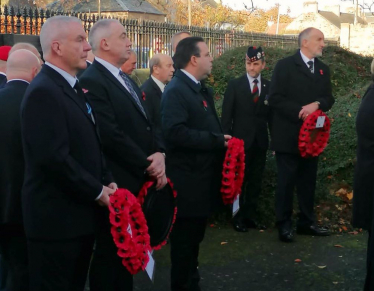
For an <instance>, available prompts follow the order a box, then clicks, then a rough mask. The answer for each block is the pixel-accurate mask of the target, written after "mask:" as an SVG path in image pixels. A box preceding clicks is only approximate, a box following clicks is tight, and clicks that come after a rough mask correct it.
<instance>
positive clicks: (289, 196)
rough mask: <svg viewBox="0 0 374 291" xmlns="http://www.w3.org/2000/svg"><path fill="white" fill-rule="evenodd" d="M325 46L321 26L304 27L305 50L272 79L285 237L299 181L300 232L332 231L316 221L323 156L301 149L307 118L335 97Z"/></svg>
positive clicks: (281, 231) (282, 237) (285, 61)
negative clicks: (324, 58)
mask: <svg viewBox="0 0 374 291" xmlns="http://www.w3.org/2000/svg"><path fill="white" fill-rule="evenodd" d="M324 46H325V42H324V35H323V33H322V32H321V31H320V30H318V29H316V28H313V27H310V28H307V29H305V30H303V31H302V32H301V33H300V34H299V47H300V50H298V51H297V52H296V54H295V55H293V56H290V57H287V58H284V59H282V60H280V61H279V62H278V63H277V65H276V67H275V69H274V73H273V77H272V80H271V86H270V98H269V105H270V107H271V108H272V109H273V113H274V115H273V122H272V129H271V144H270V147H271V149H273V150H274V151H275V156H276V162H277V168H278V180H277V190H276V194H275V199H276V202H275V203H276V219H277V226H278V231H279V239H280V240H281V241H284V242H292V241H293V238H294V235H293V229H292V222H291V216H292V205H293V191H294V188H295V186H296V190H297V197H298V202H299V208H300V213H299V220H298V223H297V233H298V234H307V235H317V236H326V235H329V231H328V229H326V228H324V227H319V226H318V225H316V222H315V215H314V209H313V208H314V192H315V186H316V176H317V165H318V157H312V158H303V157H301V155H300V152H299V149H298V137H299V132H300V128H301V126H302V124H303V121H304V120H305V119H306V118H307V117H308V116H309V115H310V114H312V113H313V112H315V111H316V110H318V109H320V110H322V111H328V110H330V108H331V107H332V105H333V104H334V102H335V100H334V97H333V96H332V92H331V81H330V70H329V68H328V67H327V66H326V65H325V64H324V63H322V62H321V61H320V60H319V59H318V58H317V57H320V56H322V50H323V48H324Z"/></svg>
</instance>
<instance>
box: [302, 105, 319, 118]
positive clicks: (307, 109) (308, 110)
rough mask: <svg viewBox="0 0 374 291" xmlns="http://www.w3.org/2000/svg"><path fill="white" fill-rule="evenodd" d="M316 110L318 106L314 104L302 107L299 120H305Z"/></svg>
mask: <svg viewBox="0 0 374 291" xmlns="http://www.w3.org/2000/svg"><path fill="white" fill-rule="evenodd" d="M318 108H319V105H318V104H317V103H315V102H313V103H310V104H308V105H305V106H303V107H302V109H301V110H300V112H299V118H300V119H302V120H305V119H306V118H307V117H308V115H309V114H312V113H313V112H314V111H316V110H318Z"/></svg>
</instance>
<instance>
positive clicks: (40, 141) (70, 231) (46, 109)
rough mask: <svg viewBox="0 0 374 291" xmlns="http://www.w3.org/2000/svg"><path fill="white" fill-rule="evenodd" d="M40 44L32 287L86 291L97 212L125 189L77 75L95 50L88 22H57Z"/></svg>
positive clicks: (29, 113)
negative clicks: (111, 169) (109, 164)
mask: <svg viewBox="0 0 374 291" xmlns="http://www.w3.org/2000/svg"><path fill="white" fill-rule="evenodd" d="M40 42H41V46H42V50H43V56H44V59H45V61H46V63H45V65H44V66H43V68H42V70H41V72H40V73H39V74H38V75H37V76H36V78H35V79H34V80H33V82H32V83H31V84H30V86H29V87H28V88H27V91H26V93H25V96H24V100H23V101H22V105H21V119H22V122H21V124H22V140H23V148H24V156H25V169H26V170H25V178H24V186H23V193H22V207H23V219H24V226H25V231H26V236H27V240H28V253H29V270H30V290H31V291H40V290H51V291H52V290H53V291H56V290H61V291H72V290H76V291H82V290H83V288H84V286H85V282H86V278H87V271H88V266H89V262H90V258H91V254H92V248H93V242H94V235H93V234H94V209H95V207H99V206H97V203H99V204H100V205H106V206H107V205H109V195H110V194H111V193H113V192H114V189H116V188H117V185H116V184H115V183H113V182H112V181H113V179H112V176H111V175H110V173H108V172H107V171H106V166H105V161H104V159H103V155H102V152H101V145H100V140H99V135H98V132H97V129H96V116H95V114H94V112H93V110H92V108H91V105H90V103H89V102H88V100H87V99H86V98H85V96H84V94H83V92H82V89H81V87H80V85H79V83H78V82H77V79H76V77H75V75H76V73H77V72H78V70H79V69H82V68H84V67H85V66H86V57H87V51H89V50H90V49H91V47H90V45H89V44H88V43H87V41H86V33H85V32H84V30H83V27H82V24H81V21H80V20H79V19H78V18H75V17H68V16H55V17H52V18H49V19H48V20H47V21H46V22H45V23H44V25H43V27H42V29H41V32H40ZM103 185H108V187H107V186H103Z"/></svg>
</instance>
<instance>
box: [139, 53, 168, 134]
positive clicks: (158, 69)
mask: <svg viewBox="0 0 374 291" xmlns="http://www.w3.org/2000/svg"><path fill="white" fill-rule="evenodd" d="M173 64H174V62H173V60H172V58H171V57H170V56H168V55H165V54H156V55H154V56H153V57H152V58H151V60H150V61H149V67H150V73H151V75H150V77H149V78H148V79H147V80H146V81H145V82H144V83H143V85H142V86H141V87H140V89H141V90H142V91H143V92H144V94H145V100H146V102H145V104H146V106H147V109H148V112H149V115H150V118H151V120H152V121H153V123H154V124H155V126H157V127H158V128H161V113H160V103H161V95H162V93H163V92H164V90H165V86H166V84H167V83H168V82H170V80H171V78H173V73H174V66H173Z"/></svg>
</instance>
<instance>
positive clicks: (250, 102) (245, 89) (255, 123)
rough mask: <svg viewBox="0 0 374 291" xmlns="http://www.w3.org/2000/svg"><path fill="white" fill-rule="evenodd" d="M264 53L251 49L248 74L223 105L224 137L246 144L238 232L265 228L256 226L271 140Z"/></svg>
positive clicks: (235, 82) (231, 87) (230, 87)
mask: <svg viewBox="0 0 374 291" xmlns="http://www.w3.org/2000/svg"><path fill="white" fill-rule="evenodd" d="M264 68H265V53H264V52H263V50H262V48H261V47H258V48H256V47H254V46H251V47H249V48H248V50H247V53H246V56H245V69H246V73H245V74H244V75H242V76H241V77H239V78H237V79H234V80H231V81H230V82H229V84H228V87H227V90H226V92H225V98H224V100H223V105H222V128H223V131H224V133H225V134H230V135H232V136H234V137H237V138H240V139H243V140H244V148H245V175H244V183H243V190H242V194H241V195H240V201H239V204H240V210H239V212H238V213H237V214H236V215H235V217H234V218H233V226H234V229H235V230H236V231H239V232H246V231H248V228H260V229H263V228H265V227H264V226H261V225H259V224H258V223H257V222H256V216H257V213H256V211H257V201H258V197H259V195H260V193H261V181H262V175H263V172H264V169H265V162H266V152H267V149H268V146H269V139H268V122H269V106H268V100H267V99H268V98H267V97H268V90H269V87H270V82H269V81H268V80H266V79H264V78H262V76H261V71H262V70H263V69H264Z"/></svg>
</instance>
